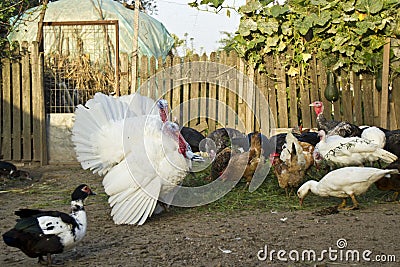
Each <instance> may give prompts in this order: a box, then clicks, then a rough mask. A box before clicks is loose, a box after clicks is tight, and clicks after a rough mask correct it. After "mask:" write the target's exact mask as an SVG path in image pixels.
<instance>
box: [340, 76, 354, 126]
mask: <svg viewBox="0 0 400 267" xmlns="http://www.w3.org/2000/svg"><path fill="white" fill-rule="evenodd" d="M340 76H341V84H342V108H343V120H344V121H347V122H350V123H353V105H352V101H353V95H352V92H351V91H350V82H349V79H350V74H349V73H347V72H344V71H342V72H341V75H340Z"/></svg>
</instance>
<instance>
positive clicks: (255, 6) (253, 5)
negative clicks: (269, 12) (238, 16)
mask: <svg viewBox="0 0 400 267" xmlns="http://www.w3.org/2000/svg"><path fill="white" fill-rule="evenodd" d="M261 8H262V5H261V3H260V2H259V1H250V2H248V3H247V4H246V5H244V6H241V7H240V8H239V11H240V12H242V13H244V14H249V13H254V12H256V11H257V10H259V9H261Z"/></svg>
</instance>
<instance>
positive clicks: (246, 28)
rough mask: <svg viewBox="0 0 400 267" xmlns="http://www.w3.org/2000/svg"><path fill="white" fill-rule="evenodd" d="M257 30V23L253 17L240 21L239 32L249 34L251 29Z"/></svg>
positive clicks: (244, 34)
mask: <svg viewBox="0 0 400 267" xmlns="http://www.w3.org/2000/svg"><path fill="white" fill-rule="evenodd" d="M256 30H257V23H256V22H255V21H254V20H252V19H251V18H247V19H245V20H242V21H240V24H239V29H238V32H239V34H240V35H243V36H248V35H250V33H251V31H256Z"/></svg>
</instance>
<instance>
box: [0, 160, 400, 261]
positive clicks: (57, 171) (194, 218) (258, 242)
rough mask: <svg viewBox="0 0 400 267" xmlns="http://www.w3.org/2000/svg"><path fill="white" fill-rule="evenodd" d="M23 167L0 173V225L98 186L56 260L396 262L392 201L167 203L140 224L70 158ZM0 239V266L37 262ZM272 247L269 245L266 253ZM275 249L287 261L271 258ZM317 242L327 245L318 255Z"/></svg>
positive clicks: (397, 220) (398, 220)
mask: <svg viewBox="0 0 400 267" xmlns="http://www.w3.org/2000/svg"><path fill="white" fill-rule="evenodd" d="M30 171H31V173H32V176H33V180H32V181H26V180H12V181H10V180H8V179H4V180H3V178H0V179H1V180H0V185H1V186H0V190H2V191H1V193H0V199H1V203H2V205H1V207H0V222H1V232H2V233H4V232H5V231H7V230H8V229H9V228H11V227H12V226H13V225H14V223H15V219H16V218H15V216H14V214H13V212H14V210H17V209H19V208H24V207H25V208H41V209H52V210H54V209H57V210H61V211H65V212H69V201H70V193H71V191H72V190H73V189H74V188H75V187H76V186H77V185H79V184H80V183H87V184H89V185H90V186H91V187H92V189H93V190H94V191H96V192H97V193H98V195H97V196H94V197H91V198H88V199H87V201H86V211H87V214H88V232H87V235H86V237H85V239H84V240H83V241H82V242H81V243H79V244H78V245H77V247H76V249H74V250H72V251H67V252H64V253H62V254H59V255H56V256H55V257H54V258H55V259H56V260H57V261H58V262H62V263H63V264H64V266H349V265H352V266H367V265H368V266H378V265H380V264H381V263H378V262H377V261H375V259H378V258H376V256H378V257H379V256H380V257H381V259H383V258H385V257H386V258H389V257H392V256H391V255H394V256H395V257H396V260H397V262H396V263H393V262H391V263H385V264H384V266H399V262H400V245H399V244H400V242H399V240H398V238H399V230H400V204H399V202H392V203H385V202H377V203H372V204H370V205H367V206H365V205H364V206H362V207H361V209H359V210H355V211H347V212H339V213H335V214H330V215H322V216H321V215H317V213H315V212H313V211H312V210H296V211H290V210H288V211H268V210H265V209H256V208H255V209H253V210H226V211H217V212H214V211H207V209H204V208H203V209H200V208H190V209H189V208H188V209H181V208H171V210H170V212H168V213H164V214H161V215H156V216H153V217H152V218H151V219H150V220H148V221H147V222H146V223H145V224H144V225H143V226H132V225H115V224H114V223H113V221H112V219H111V217H110V208H109V206H108V203H107V196H106V195H105V193H104V190H103V187H102V185H101V180H102V178H101V177H99V176H97V175H94V174H91V173H90V172H88V171H84V170H82V169H81V168H80V166H75V165H73V166H45V167H31V168H30ZM306 200H307V199H306ZM339 202H340V201H339ZM362 204H363V203H361V205H362ZM339 239H345V240H346V242H347V246H346V247H344V248H341V247H340V248H341V249H339V247H338V245H339V246H341V243H340V244H337V241H338V240H339ZM0 246H1V247H0V251H1V252H0V265H1V266H32V265H36V263H37V259H32V258H29V257H27V256H26V255H25V254H23V253H22V252H20V251H19V250H18V249H15V248H11V247H7V246H6V245H5V244H4V243H3V242H1V245H0ZM266 246H267V249H268V251H267V257H266V258H267V259H266V260H260V259H259V257H258V256H260V257H261V258H263V257H264V256H265V253H264V251H265V247H266ZM262 249H263V250H264V251H261V252H260V250H262ZM272 250H275V252H274V253H273V254H272V257H270V253H271V251H272ZM279 250H282V251H281V252H280V253H281V254H280V255H281V258H286V259H287V261H282V260H279V259H278V255H277V251H279ZM310 250H313V251H315V252H316V259H315V260H313V258H312V256H311V258H308V256H307V255H309V254H307V251H310ZM323 250H327V252H326V253H324V254H323V259H320V258H321V253H322V251H323ZM329 250H330V252H331V255H329V254H328V253H329ZM366 250H370V251H372V254H370V255H366V256H368V258H369V259H370V260H371V261H370V262H368V261H366V260H365V259H363V258H362V254H363V252H365V251H366ZM296 251H297V252H298V253H299V259H298V260H296V257H297V256H296V255H297V254H296ZM305 251H306V252H305ZM349 251H350V252H351V253H353V252H354V251H357V252H358V253H359V254H358V255H359V258H360V260H359V261H353V260H352V259H353V258H352V256H351V255H350V254H351V253H350V252H349ZM284 252H286V254H283V253H284ZM303 253H305V254H304V256H305V259H304V260H302V254H303ZM354 253H356V252H354ZM365 253H367V254H368V252H365ZM346 254H347V255H348V257H347V258H348V259H349V261H347V262H346ZM354 255H356V254H354ZM289 256H290V257H289ZM335 257H337V259H335ZM310 259H311V260H310ZM354 259H356V256H354ZM391 260H392V259H391Z"/></svg>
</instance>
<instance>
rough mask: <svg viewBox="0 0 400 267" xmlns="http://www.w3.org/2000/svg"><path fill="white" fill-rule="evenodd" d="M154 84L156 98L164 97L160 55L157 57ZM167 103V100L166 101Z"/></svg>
mask: <svg viewBox="0 0 400 267" xmlns="http://www.w3.org/2000/svg"><path fill="white" fill-rule="evenodd" d="M155 85H156V88H157V89H156V96H157V99H160V98H164V96H165V95H164V94H165V71H164V63H163V59H162V57H159V58H158V59H157V68H156V70H155ZM168 103H169V102H168Z"/></svg>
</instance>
